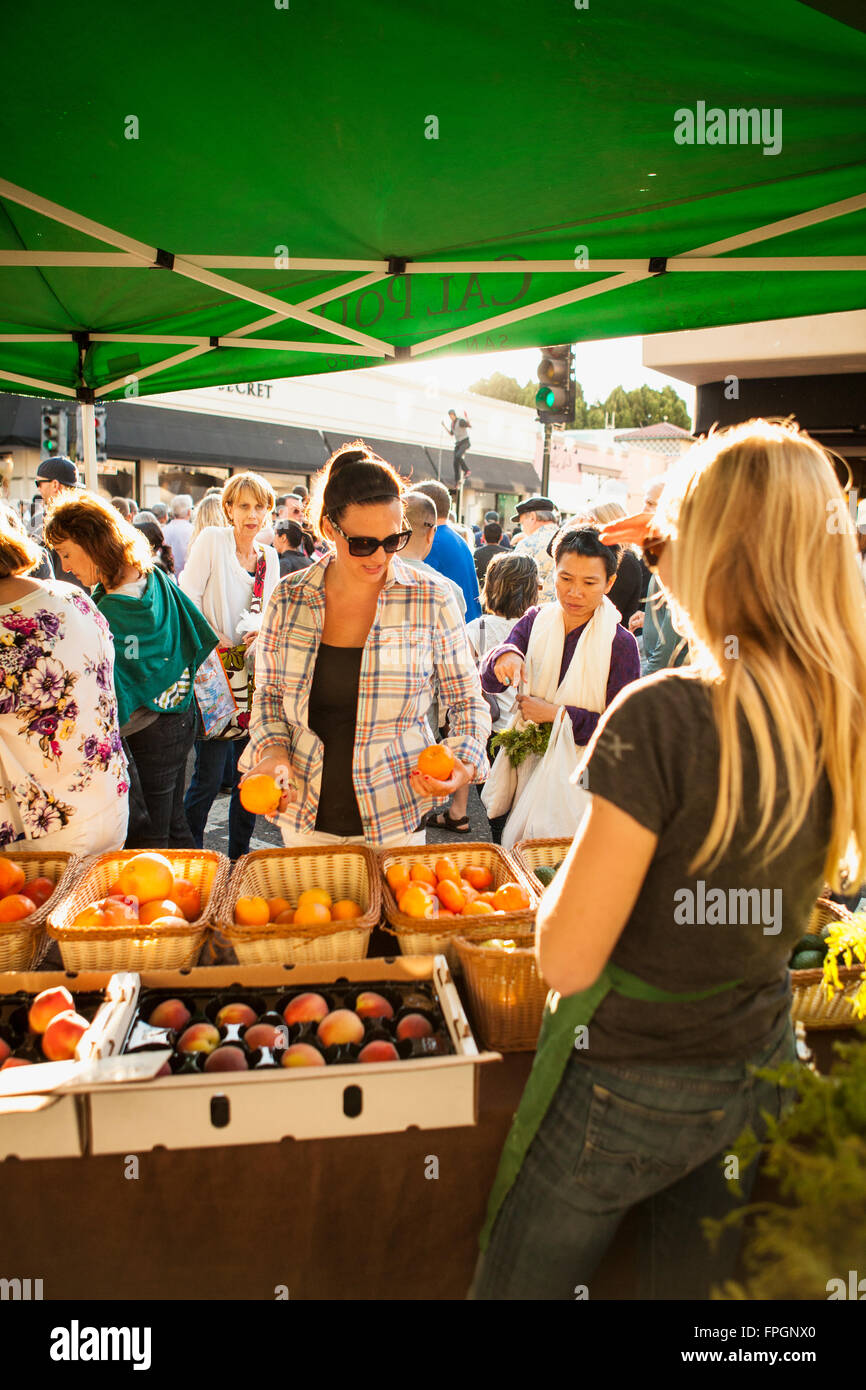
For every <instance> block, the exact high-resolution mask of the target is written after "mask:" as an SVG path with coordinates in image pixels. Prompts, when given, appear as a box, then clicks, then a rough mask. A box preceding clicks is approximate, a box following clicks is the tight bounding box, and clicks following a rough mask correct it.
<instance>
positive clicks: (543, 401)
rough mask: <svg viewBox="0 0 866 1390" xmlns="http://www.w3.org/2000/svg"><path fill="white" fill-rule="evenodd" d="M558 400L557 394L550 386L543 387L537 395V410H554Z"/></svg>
mask: <svg viewBox="0 0 866 1390" xmlns="http://www.w3.org/2000/svg"><path fill="white" fill-rule="evenodd" d="M555 399H556V394H555V392H554V391H553V390H552V389H551V388H550V387H549V386H541V387H539V389H538V390H537V391H536V393H535V408H536V410H552V409H553V403H554V401H555Z"/></svg>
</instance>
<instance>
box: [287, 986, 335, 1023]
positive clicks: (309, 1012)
mask: <svg viewBox="0 0 866 1390" xmlns="http://www.w3.org/2000/svg"><path fill="white" fill-rule="evenodd" d="M327 1014H328V1005H327V1001H326V1000H324V999H323V998H322V996H321V994H296V995H295V997H294V999H290V1000H289V1002H288V1004H287V1005H286V1007H285V1008H284V1009H283V1018H284V1019H285V1020H286V1023H288V1024H289V1026H290V1027H291V1025H292V1024H293V1023H318V1022H319V1021H320V1020H321V1019H323V1018H325V1017H326V1016H327Z"/></svg>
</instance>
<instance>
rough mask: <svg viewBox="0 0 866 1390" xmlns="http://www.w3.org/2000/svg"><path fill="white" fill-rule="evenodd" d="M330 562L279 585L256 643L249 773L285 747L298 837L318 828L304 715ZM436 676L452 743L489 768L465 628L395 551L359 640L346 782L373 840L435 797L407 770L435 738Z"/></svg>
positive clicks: (318, 771) (316, 746) (410, 820)
mask: <svg viewBox="0 0 866 1390" xmlns="http://www.w3.org/2000/svg"><path fill="white" fill-rule="evenodd" d="M330 562H331V559H330V557H327V556H326V557H325V558H324V559H323V560H320V561H318V562H317V563H315V564H313V565H311V566H310V568H309V569H305V570H301V571H300V572H299V573H298V574H293V575H288V576H286V577H285V578H284V579H282V580H281V581H280V583H279V584H278V585H277V587H276V589H275V590H274V592H273V595H272V597H271V600H270V602H269V603H268V605H267V608H266V609H265V615H264V620H263V622H262V627H261V631H260V633H259V636H258V639H257V641H256V691H255V697H254V700H253V709H252V715H251V718H250V742H249V746H248V747H247V748H246V749H245V750H244V753H243V756H242V758H241V767H242V769H244V770H247V769H249V768H251V767H253V766H255V764H256V763H257V762H258V761H259V759H260V758H264V757H268V756H271V755H273V754H280V753H287V754H288V758H287V761H288V762H289V764H290V766H291V772H292V777H293V779H294V781H295V784H296V785H297V787H298V792H299V800H298V802H297V803H293V804H292V805H290V806H289V807H288V809H287V811H285V812H284V813H283V814H281V815H278V816H277V817H275V819H276V820H277V822H278V823H279V824H281V825H286V826H287V827H288V828H289V829H290V830H292V831H294V832H296V833H300V834H304V833H309V832H311V831H313V830H314V829H315V824H316V813H317V810H318V805H319V793H320V788H321V781H322V765H323V760H324V747H323V744H322V740H321V739H320V738H318V736H317V735H316V734H314V733H313V731H312V729H311V728H310V727H309V724H308V722H307V718H308V708H309V699H310V689H311V687H312V683H313V671H314V668H315V664H316V657H317V654H318V650H319V643H320V642H321V640H322V629H323V627H324V621H325V571H326V569H327V567H328V565H329V563H330ZM434 681H435V682H436V683H437V685H438V689H439V692H440V699H441V703H442V708H443V709H446V708H447V709H448V711H449V724H450V730H451V732H450V735H449V738H448V740H447V743H448V746H449V747H450V748H451V749H452V751H453V752H454V753H455V755H456V756H457V757H458V758H460V759H461V761H462V762H464V763H467V764H468V765H470V766H471V767H472V768H473V769H474V774H475V775H474V779H473V780H475V781H483V780H484V778H485V777H486V776H487V773H488V771H489V767H488V763H487V754H486V742H487V739H488V737H489V735H490V712H489V710H488V707H487V704H486V702H485V701H484V699H483V697H482V694H481V684H480V681H479V678H478V673H477V671H476V668H475V663H474V661H473V658H472V652H471V649H470V646H469V642H468V639H467V637H466V629H465V627H464V625H463V622H462V620H461V617H460V614H459V612H458V610H457V604H456V602H455V600H454V597H453V595H452V594H451V593H450V591H449V590H448V588H447V586H446V585H445V584H443V583H440V582H439V581H438V580H436V579H432V578H430V577H429V576H428V575H426V574H424V573H421V572H420V571H418V570H414V569H411V568H410V567H409V566H408V565H404V564H403V562H402V561H401V560H400V559H399V557H398V556H395V557H394V559H393V561H392V562H391V567H390V574H389V577H388V579H387V581H386V583H385V585H384V587H383V589H382V592H381V594H380V595H379V601H378V604H377V608H376V616H375V618H374V619H373V625H372V627H371V628H370V632H369V634H368V636H367V640H366V642H365V643H364V651H363V655H362V658H361V675H360V680H359V685H358V714H357V722H356V726H355V748H354V754H353V759H352V781H353V784H354V788H355V795H356V797H357V800H358V808H359V810H360V812H361V820H362V822H363V826H364V838H365V840H366V841H367V842H368V843H369V844H371V845H374V846H375V845H382V844H384V843H386V842H391V843H394V842H395V841H399V838H400V837H401V836H402V835H411V834H412V833H413V831H415V830H416V829H417V827H418V823H419V821H420V820H421V818H422V816H423V815H424V813H425V812H426V811H428V810H430V808H431V807H432V805H433V803H434V800H436V798H433V797H430V798H419V797H418V796H416V794H415V793H414V792H413V790H412V785H411V783H410V781H409V773H410V772H411V770H412V768H413V767H415V765H416V763H417V761H418V754H419V753H420V752H421V750H422V748H425V747H427V745H428V744H430V743H432V742H433V740H434V734H433V732H432V731H431V729H430V726H429V724H428V723H427V720H426V718H425V715H426V712H427V710H428V709H429V707H430V701H431V692H432V689H433V683H434Z"/></svg>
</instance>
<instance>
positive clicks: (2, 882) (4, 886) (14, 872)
mask: <svg viewBox="0 0 866 1390" xmlns="http://www.w3.org/2000/svg"><path fill="white" fill-rule="evenodd" d="M24 877H25V875H24V870H23V869H22V867H21V865H20V864H17V863H16V862H15V860H14V859H5V858H4V857H3V856H2V855H0V898H5V897H6V894H7V893H18V892H20V890H21V888H22V887H23V886H24ZM8 920H9V919H8V918H7V921H8Z"/></svg>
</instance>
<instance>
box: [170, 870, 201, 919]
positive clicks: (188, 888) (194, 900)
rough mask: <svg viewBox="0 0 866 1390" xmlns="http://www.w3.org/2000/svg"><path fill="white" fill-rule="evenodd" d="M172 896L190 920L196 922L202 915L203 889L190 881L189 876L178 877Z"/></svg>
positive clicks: (184, 915)
mask: <svg viewBox="0 0 866 1390" xmlns="http://www.w3.org/2000/svg"><path fill="white" fill-rule="evenodd" d="M171 896H172V898H173V899H174V901H175V902H176V903H177V905H178V907H179V908H180V911H181V916H182V917H185V918H186V920H187V921H188V922H196V921H198V919H199V917H200V916H201V889H200V888H196V886H195V884H194V883H190V881H189V879H188V878H176V879H175V881H174V888H173V889H172V892H171Z"/></svg>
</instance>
